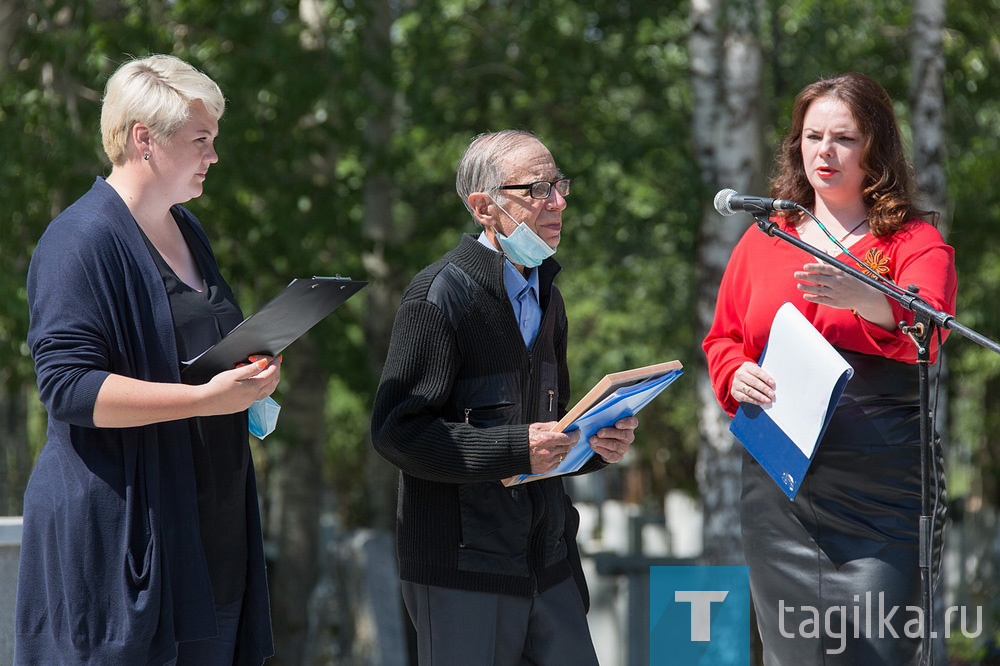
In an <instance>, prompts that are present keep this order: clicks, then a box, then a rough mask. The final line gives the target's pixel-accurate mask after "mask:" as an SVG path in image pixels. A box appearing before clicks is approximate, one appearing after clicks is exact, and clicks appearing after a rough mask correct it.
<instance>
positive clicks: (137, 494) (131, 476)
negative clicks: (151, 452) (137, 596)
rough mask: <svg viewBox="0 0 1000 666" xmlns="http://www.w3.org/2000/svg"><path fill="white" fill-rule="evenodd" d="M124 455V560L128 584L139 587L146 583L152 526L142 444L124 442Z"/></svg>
mask: <svg viewBox="0 0 1000 666" xmlns="http://www.w3.org/2000/svg"><path fill="white" fill-rule="evenodd" d="M123 449H124V457H125V545H126V548H125V564H126V570H127V573H128V576H129V579H130V582H131V584H132V585H133V586H134V587H136V588H139V589H143V588H145V587H147V585H148V584H149V576H150V570H151V569H152V562H153V538H152V526H151V522H150V519H149V511H150V507H149V499H148V493H147V487H146V473H145V468H146V466H145V461H144V459H143V455H142V453H143V452H144V450H145V448H144V447H141V446H138V442H126V445H125V446H124V447H123Z"/></svg>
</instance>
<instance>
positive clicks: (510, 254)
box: [490, 197, 556, 268]
mask: <svg viewBox="0 0 1000 666" xmlns="http://www.w3.org/2000/svg"><path fill="white" fill-rule="evenodd" d="M490 198H491V199H493V197H490ZM493 203H495V204H496V205H497V206H498V207H499V208H500V210H502V211H503V212H504V213H505V214H506V215H507V217H509V218H510V219H512V220H514V222H517V220H515V219H514V216H513V215H511V214H510V213H508V212H507V209H506V208H504V207H503V206H501V205H500V204H499V203H498V202H497V200H496V199H493ZM496 234H497V240H498V241H499V242H500V247H501V248H502V249H503V251H504V254H506V255H507V258H508V259H510V261H511V263H514V264H518V265H520V266H525V267H526V268H534V267H535V266H538V265H540V264H541V263H542V262H543V261H545V260H546V259H548V258H549V257H551V256H552V255H553V254H555V253H556V249H555V248H554V247H551V246H550V245H549V244H548V243H546V242H545V241H543V240H542V239H541V237H540V236H539V235H538V234H536V233H535V232H534V231H532V229H531V227H529V226H528V225H527V224H525V223H524V222H520V223H518V225H517V228H516V229H514V231H513V233H511V235H510V236H504V235H503V234H502V233H500V231H499V230H497V232H496Z"/></svg>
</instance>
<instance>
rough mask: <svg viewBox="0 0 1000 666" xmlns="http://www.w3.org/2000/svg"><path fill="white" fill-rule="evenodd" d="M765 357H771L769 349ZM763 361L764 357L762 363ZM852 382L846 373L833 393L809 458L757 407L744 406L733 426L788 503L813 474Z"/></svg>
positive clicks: (742, 405) (738, 411)
mask: <svg viewBox="0 0 1000 666" xmlns="http://www.w3.org/2000/svg"><path fill="white" fill-rule="evenodd" d="M765 353H767V350H766V349H765ZM763 360H764V358H763V356H762V357H761V361H763ZM850 378H851V373H850V372H846V371H845V372H844V374H843V375H841V377H840V379H839V380H838V381H837V383H836V385H835V386H834V389H833V393H832V394H831V395H830V404H829V405H828V406H827V409H826V419H825V420H824V422H823V427H822V428H820V431H819V436H818V437H817V438H816V446H815V447H813V450H812V456H810V457H808V458H807V457H806V455H805V454H804V453H802V449H800V448H799V447H798V446H796V445H795V442H793V441H792V440H791V438H789V437H788V435H786V434H785V433H784V431H783V430H782V429H781V428H780V427H778V425H777V424H776V423H775V422H774V421H772V420H771V418H770V417H769V416H768V415H767V412H766V411H764V410H763V409H761V408H760V407H758V406H757V405H751V404H748V403H742V404H741V405H740V408H739V409H738V410H737V412H736V416H735V417H734V418H733V422H732V423H731V424H730V425H729V430H730V432H732V433H733V434H734V435H736V438H737V439H739V440H740V442H741V443H742V444H743V446H744V447H746V450H747V451H749V452H750V454H751V455H752V456H753V457H754V459H755V460H756V461H757V462H758V463H760V466H761V467H763V468H764V470H765V471H766V472H767V473H768V474H769V475H770V476H771V478H772V479H774V482H775V483H777V484H778V487H779V488H781V490H782V491H784V493H785V494H786V495H788V499H790V500H794V499H795V495H796V494H797V493H798V492H799V487H800V486H801V485H802V480H803V479H804V478H805V476H806V472H807V471H808V470H809V465H810V463H812V459H813V457H815V456H816V450H817V449H818V448H819V442H821V441H822V440H823V433H825V432H826V428H827V426H828V425H830V418H831V417H832V416H833V410H834V409H835V408H836V407H837V404H838V403H839V402H840V396H841V395H842V394H843V393H844V388H846V387H847V381H848V380H849V379H850Z"/></svg>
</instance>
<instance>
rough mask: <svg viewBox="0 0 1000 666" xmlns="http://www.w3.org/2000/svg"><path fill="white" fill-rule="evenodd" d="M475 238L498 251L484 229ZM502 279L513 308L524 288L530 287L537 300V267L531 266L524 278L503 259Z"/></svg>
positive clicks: (512, 265) (537, 300) (536, 300)
mask: <svg viewBox="0 0 1000 666" xmlns="http://www.w3.org/2000/svg"><path fill="white" fill-rule="evenodd" d="M477 240H478V241H479V242H480V243H482V244H483V245H485V246H486V247H488V248H490V249H491V250H493V251H494V252H497V251H498V250H497V249H496V248H495V247H493V243H491V242H490V241H489V239H488V238H487V237H486V232H485V231H483V232H482V233H480V234H479V238H478V239H477ZM503 281H504V286H506V287H507V298H509V299H510V302H511V304H513V305H514V306H515V308H516V307H517V303H516V302H515V301H517V299H518V297H519V296H520V295H521V294H522V293H524V290H525V288H528V289H530V290H531V291H532V292H533V293H534V296H535V302H536V303H538V302H539V297H538V268H537V267H535V268H532V269H531V270H530V271H528V277H527V279H525V277H524V276H523V275H521V271H519V270H517V269H516V268H514V264H512V263H510V261H509V260H508V261H504V262H503Z"/></svg>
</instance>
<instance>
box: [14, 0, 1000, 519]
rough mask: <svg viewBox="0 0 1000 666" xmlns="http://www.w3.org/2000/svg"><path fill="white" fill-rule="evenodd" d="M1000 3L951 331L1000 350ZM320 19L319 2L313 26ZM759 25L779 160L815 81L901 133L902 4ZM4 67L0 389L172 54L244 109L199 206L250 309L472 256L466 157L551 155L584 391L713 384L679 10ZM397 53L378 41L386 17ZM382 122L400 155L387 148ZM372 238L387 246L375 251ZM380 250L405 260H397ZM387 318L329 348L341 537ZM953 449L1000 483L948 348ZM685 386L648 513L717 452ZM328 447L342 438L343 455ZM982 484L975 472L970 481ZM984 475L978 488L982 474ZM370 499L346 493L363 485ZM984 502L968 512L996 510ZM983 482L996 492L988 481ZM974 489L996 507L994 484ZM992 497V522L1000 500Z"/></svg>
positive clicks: (19, 360)
mask: <svg viewBox="0 0 1000 666" xmlns="http://www.w3.org/2000/svg"><path fill="white" fill-rule="evenodd" d="M998 4H1000V3H998V2H997V0H976V2H973V3H964V4H960V5H956V4H955V3H952V5H951V6H950V7H949V16H948V25H949V30H948V33H947V36H946V42H945V46H946V49H947V79H946V85H947V101H948V118H949V128H948V131H949V136H950V142H949V152H948V155H947V160H948V162H947V164H948V173H949V182H950V187H951V194H952V200H953V202H954V211H953V213H954V216H953V217H954V223H953V226H952V232H951V241H952V242H953V243H954V245H955V246H956V249H957V250H958V255H957V256H958V263H959V270H960V276H961V280H962V291H961V297H960V302H959V318H960V320H961V321H962V322H963V323H965V324H967V325H969V326H972V327H974V328H977V329H978V330H980V331H982V332H983V333H985V334H987V335H991V336H992V337H998V336H1000V309H998V308H997V307H996V306H995V302H994V299H995V295H996V294H997V293H1000V270H998V269H997V266H998V265H1000V256H998V253H1000V249H998V244H997V242H996V241H995V240H994V229H993V226H994V224H993V222H994V221H995V220H996V219H997V218H998V214H1000V194H998V192H997V191H996V188H994V187H992V185H993V180H994V174H996V173H997V172H998V167H1000V163H998V160H1000V136H998V129H997V128H998V127H1000V89H998V86H1000V83H998V81H1000V77H998V76H997V74H998V70H1000V62H998V59H1000V37H998V33H997V29H996V28H995V27H994V25H993V22H991V21H984V20H983V17H984V16H993V15H996V14H997V9H998V7H997V5H998ZM311 6H313V5H311ZM759 6H760V8H761V12H762V14H761V22H760V24H761V25H762V26H763V27H764V29H763V30H762V41H763V46H764V50H765V63H766V64H765V72H764V74H765V76H764V85H765V88H766V90H765V94H764V98H765V100H767V105H766V108H765V112H764V114H763V116H764V118H765V124H766V126H765V128H764V131H765V138H766V141H767V145H768V146H769V147H773V146H774V145H776V143H777V140H778V139H779V138H780V136H781V134H782V132H783V131H784V127H785V126H786V125H787V121H788V117H789V112H790V108H791V103H792V99H793V97H794V94H795V92H796V91H798V90H799V89H800V88H801V87H802V86H803V85H805V84H806V83H809V82H811V81H813V80H815V79H816V78H817V77H819V76H823V75H828V74H832V73H835V72H839V71H844V70H859V71H864V72H866V73H869V74H871V75H873V76H875V77H876V78H877V79H878V80H879V81H881V82H882V83H883V84H884V85H885V86H886V87H887V89H888V90H889V91H890V93H891V94H892V95H893V97H894V99H895V100H896V101H897V106H898V108H899V110H900V113H901V117H902V118H903V119H904V120H905V119H906V117H907V104H906V100H907V94H908V90H909V71H908V46H909V44H908V37H907V31H906V26H907V24H908V21H909V17H910V5H909V3H907V2H905V1H904V0H880V1H879V2H875V3H867V4H865V3H857V2H846V1H836V2H829V1H826V2H820V1H819V0H803V1H802V2H796V3H779V2H776V1H775V0H769V1H768V2H764V3H762V4H760V5H759ZM25 7H26V10H25V14H24V16H23V23H22V25H21V26H20V28H19V30H18V32H17V34H16V39H15V42H14V45H13V49H12V51H11V52H10V53H8V54H0V55H2V56H3V57H4V60H3V62H4V63H6V66H5V68H4V69H0V155H2V156H3V158H4V159H2V160H0V191H2V192H3V197H4V204H5V205H4V210H5V213H4V216H5V217H4V221H3V223H2V227H3V232H4V235H3V241H2V242H0V261H2V263H3V265H4V266H5V271H4V272H3V273H2V274H0V368H2V376H3V379H5V380H6V381H7V382H9V385H10V386H19V385H22V384H24V383H30V382H31V381H32V373H31V363H30V359H29V358H28V354H27V349H26V348H25V345H24V342H23V340H24V337H25V333H26V329H27V312H26V309H27V305H26V295H25V290H24V275H25V272H26V269H27V262H28V259H29V257H30V253H31V250H32V248H33V246H34V243H35V242H36V240H37V238H38V237H39V236H40V235H41V233H42V231H43V229H44V228H45V225H46V224H47V223H48V221H49V220H50V219H51V218H52V217H53V216H54V215H55V214H56V213H57V212H58V211H59V210H61V209H62V208H64V207H65V206H66V205H68V204H69V203H70V202H72V201H73V200H74V199H75V198H76V197H78V196H79V195H80V194H82V193H83V192H84V191H85V190H86V189H87V188H88V187H89V186H90V183H91V182H92V180H93V178H94V176H95V175H98V174H105V173H107V172H108V171H109V167H108V166H107V164H106V160H105V158H104V156H103V153H102V151H101V148H100V137H99V132H98V118H99V104H100V95H101V91H102V88H103V85H104V82H105V81H106V80H107V77H108V76H109V75H110V73H111V72H112V71H113V70H114V68H115V67H116V66H117V65H118V63H120V62H121V61H122V60H123V59H125V58H126V57H128V56H129V55H130V54H131V55H136V56H143V55H146V54H148V53H153V52H167V53H173V54H175V55H177V56H179V57H181V58H184V59H186V60H188V61H190V62H192V63H193V64H195V65H196V66H198V67H199V68H202V69H203V70H204V71H206V72H207V73H208V74H209V75H211V76H212V77H213V78H214V79H215V80H216V81H217V82H218V83H219V84H220V86H221V87H222V89H223V92H224V93H225V94H226V97H227V100H228V109H227V113H226V116H225V118H224V119H223V122H222V126H221V136H220V139H219V151H220V157H221V160H220V163H219V164H218V165H216V166H214V167H213V168H212V170H211V172H210V174H209V178H208V182H207V184H206V188H205V194H204V195H203V196H202V197H201V198H199V199H198V200H196V201H192V202H190V204H189V207H190V208H191V209H192V210H193V211H194V212H195V214H196V215H198V217H199V218H200V219H201V220H202V221H203V223H204V224H205V227H206V230H207V232H208V234H209V236H210V238H211V239H212V241H213V244H214V247H215V249H216V252H217V254H218V257H219V262H220V265H221V266H222V267H223V270H224V272H225V274H226V275H227V277H228V278H229V280H230V282H231V283H232V284H233V285H234V287H235V288H236V291H237V293H238V296H239V298H240V302H241V303H242V305H243V307H244V308H245V310H246V311H248V312H249V311H253V310H255V309H256V308H257V307H259V306H260V305H261V304H262V303H263V302H264V301H265V300H267V299H268V298H270V296H272V295H273V294H274V293H275V292H276V291H277V290H278V289H280V288H281V286H283V284H284V283H286V282H287V281H288V280H289V279H290V278H291V277H294V276H301V275H312V274H317V275H328V274H332V273H340V274H343V275H351V276H353V277H362V278H364V277H366V266H365V265H364V263H363V261H362V257H363V255H364V254H365V253H366V252H371V251H372V250H373V248H375V247H376V245H379V246H380V247H381V248H382V250H383V251H384V253H385V260H386V261H387V262H388V264H389V265H390V266H391V267H392V269H393V275H392V276H391V277H392V278H393V279H394V280H397V281H399V282H401V283H405V282H406V281H407V280H408V279H409V277H410V276H411V275H412V274H413V273H415V272H416V271H417V270H418V269H419V268H420V267H421V266H423V265H425V264H427V263H429V262H430V261H432V260H434V259H435V258H437V257H439V256H440V255H441V254H442V253H443V252H445V251H446V250H447V249H449V248H450V247H452V246H453V245H454V244H455V242H456V240H457V236H458V234H459V233H461V232H463V231H472V230H473V227H472V224H471V222H470V221H469V220H468V218H467V216H466V213H465V211H464V209H463V208H462V206H461V203H460V202H459V201H458V199H457V197H456V196H455V194H454V188H453V185H452V183H453V182H454V167H455V164H456V162H457V160H458V158H459V156H460V155H461V153H462V151H463V150H464V148H465V146H466V145H467V144H468V141H469V140H470V139H471V137H472V136H474V135H475V134H477V133H479V132H482V131H486V130H491V129H499V128H503V127H522V128H527V129H531V130H533V131H535V132H536V133H537V134H538V135H539V136H540V137H541V138H542V140H543V141H544V142H545V143H546V144H547V145H548V146H549V147H550V148H551V149H552V151H553V154H554V155H555V157H556V160H557V162H558V163H559V165H560V167H561V168H562V169H563V170H564V172H565V173H566V174H567V175H568V176H569V177H571V178H573V181H574V184H573V194H572V195H571V198H570V200H569V208H568V209H567V211H566V213H565V221H566V233H565V235H564V241H563V244H562V245H561V246H560V250H559V254H558V255H557V258H558V259H559V261H560V262H561V263H562V264H563V265H564V271H563V273H562V275H561V277H560V284H561V287H562V289H563V292H564V295H565V297H566V301H567V304H568V307H569V314H570V318H571V342H570V363H571V370H572V375H573V378H574V387H575V390H576V394H577V395H580V394H581V393H582V392H583V391H584V390H585V389H586V387H588V386H590V385H591V384H592V383H593V382H594V381H596V380H597V379H598V378H599V377H600V376H602V375H604V374H605V373H607V372H612V371H615V370H619V369H622V368H625V367H632V366H637V365H645V364H649V363H654V362H658V361H663V360H670V359H674V358H677V359H680V360H681V361H682V362H683V363H684V364H685V366H686V368H687V369H688V371H689V373H691V372H695V371H698V367H699V360H700V355H701V352H700V346H699V342H700V341H699V340H696V339H695V325H694V315H693V312H694V300H693V299H694V279H695V273H696V270H695V269H696V267H695V266H694V257H695V256H697V253H696V248H697V243H698V240H699V236H698V224H699V223H700V219H701V211H702V208H703V206H704V205H705V203H706V202H707V201H708V199H709V198H710V196H711V193H709V192H704V191H702V186H701V184H700V182H699V177H698V171H697V169H696V168H695V167H694V156H693V148H692V143H691V139H690V129H689V128H690V119H691V115H692V113H697V112H698V110H697V109H692V108H691V106H692V101H691V91H690V84H689V79H690V72H689V71H688V66H689V64H688V56H687V51H686V41H687V39H688V32H689V26H688V23H687V16H686V11H687V8H686V6H684V5H683V4H681V3H652V2H637V1H632V2H629V1H627V0H623V1H621V2H615V3H588V2H584V3H580V2H569V1H568V0H553V1H552V2H546V3H541V2H534V1H531V2H528V1H525V2H521V3H516V4H510V3H500V2H494V1H491V0H437V1H426V2H424V1H421V2H401V3H387V4H377V3H361V2H357V0H353V1H347V2H333V0H321V1H320V2H317V3H314V8H315V9H316V10H317V11H318V12H319V21H318V23H309V22H306V21H305V20H304V19H303V18H302V15H300V9H302V8H301V7H300V4H299V3H298V2H293V1H292V0H243V1H241V2H232V3H218V2H210V1H209V0H175V1H168V2H164V1H163V0H153V1H152V2H147V1H143V2H139V1H138V0H89V1H84V0H71V1H69V2H59V3H57V2H55V0H29V1H28V2H26V3H25ZM379 8H382V9H385V10H386V11H389V12H390V13H391V15H390V21H391V30H390V32H389V41H388V42H387V43H385V44H377V43H374V44H373V43H371V42H370V41H369V40H370V39H371V36H372V26H373V25H375V24H376V22H377V20H378V19H377V15H376V13H375V12H376V10H377V9H379ZM386 122H387V123H388V124H389V127H390V133H389V137H388V141H387V142H386V143H384V144H382V143H374V141H375V140H374V139H373V132H372V130H373V128H376V127H378V126H379V123H386ZM376 175H377V176H380V177H385V178H386V183H387V185H386V187H387V191H386V196H388V197H390V199H391V201H392V208H391V216H392V220H391V221H390V224H389V226H388V229H389V230H390V231H389V232H388V233H390V235H391V236H392V237H391V238H389V239H386V238H379V237H378V234H377V233H376V232H375V230H373V229H366V228H364V225H363V221H364V220H365V219H366V218H365V211H366V208H365V206H366V202H365V185H366V183H369V182H371V181H372V178H373V177H374V176H376ZM379 233H381V232H379ZM386 241H388V242H386ZM368 316H369V308H368V303H367V301H366V297H365V296H364V295H362V296H360V297H358V298H356V299H354V300H352V301H351V302H350V303H349V304H348V305H347V306H345V308H343V309H342V310H340V311H338V313H337V315H336V316H335V317H332V318H331V319H330V320H329V321H326V322H324V323H323V324H322V325H321V326H320V328H319V329H318V331H317V334H316V336H315V337H316V340H317V341H318V344H319V346H320V354H319V358H320V362H321V363H322V364H323V365H324V369H325V370H326V371H328V372H329V373H330V374H331V377H332V379H331V395H330V399H329V405H328V418H329V420H330V421H331V423H336V424H337V427H335V428H331V433H334V434H331V441H330V444H329V449H328V454H329V455H328V462H329V477H330V478H331V480H332V482H333V483H335V484H336V485H337V486H338V488H339V487H341V486H344V485H346V486H347V487H348V488H347V489H341V491H340V492H341V494H342V499H343V501H344V502H345V503H346V505H347V507H346V509H345V511H346V512H347V513H348V515H361V513H354V511H355V510H354V508H353V507H354V505H355V504H356V503H358V502H361V503H363V502H364V497H363V490H362V486H361V484H360V481H358V479H361V478H363V475H362V473H361V472H362V470H363V465H364V462H363V461H364V457H365V456H364V452H365V450H366V446H367V445H366V435H365V431H366V428H367V409H368V405H370V403H371V397H372V392H373V390H374V386H375V384H376V382H377V377H376V376H374V374H373V372H372V370H371V368H372V367H377V365H378V362H379V361H380V359H378V358H374V357H373V354H372V352H371V350H370V348H369V344H368V343H369V340H367V339H366V334H365V330H366V328H365V326H366V317H368ZM950 347H951V349H952V353H953V356H952V358H953V361H954V366H953V367H954V370H953V373H952V374H953V378H952V382H953V386H954V395H955V396H957V400H956V401H955V402H956V405H955V408H954V409H955V412H954V414H955V419H954V420H955V423H956V429H957V430H956V433H957V434H958V437H957V439H960V440H962V441H963V442H966V443H968V444H966V446H967V450H966V452H965V455H966V461H967V462H968V463H970V464H971V463H973V462H976V463H978V464H981V465H986V466H987V467H986V469H989V470H994V471H993V472H991V473H992V474H993V476H996V474H995V471H996V467H995V465H996V463H994V462H992V461H994V460H998V459H1000V451H996V452H995V451H994V448H993V447H996V448H1000V444H995V443H993V442H992V440H993V439H995V433H997V432H998V431H1000V430H998V428H1000V422H997V419H1000V416H998V415H997V412H996V410H988V409H983V406H984V404H988V401H989V400H991V399H992V398H993V397H994V396H996V395H1000V362H997V361H996V360H995V358H994V357H993V356H991V355H989V354H985V353H983V352H981V351H979V350H977V349H975V348H974V347H973V346H972V345H971V344H963V343H954V342H953V343H952V344H951V345H950ZM292 352H293V353H294V349H293V350H292ZM696 408H697V397H696V396H695V393H694V382H693V378H692V377H691V376H688V377H685V378H683V379H682V380H680V381H679V382H678V383H677V384H675V385H674V386H672V387H671V388H670V389H669V391H668V393H667V394H666V395H665V397H664V398H661V399H660V400H659V401H657V402H654V403H653V404H652V405H651V406H650V407H649V408H648V409H647V410H646V411H644V413H643V418H642V425H641V426H640V431H639V434H640V437H639V440H638V442H637V445H636V449H635V450H636V451H637V455H636V456H635V459H636V460H635V461H634V463H633V464H635V465H637V466H638V467H639V468H640V469H641V470H642V474H644V475H645V476H646V478H647V480H648V483H647V484H646V487H648V488H650V490H651V492H652V494H653V496H657V497H658V496H660V495H661V494H662V492H664V491H665V490H667V489H668V488H676V487H681V488H687V489H690V490H692V491H693V489H694V481H693V476H694V475H693V461H694V456H695V452H696V449H697V440H698V433H697V431H696V419H695V418H694V413H695V410H696ZM334 439H335V440H336V441H334ZM973 476H974V475H973ZM976 478H979V477H976ZM352 480H353V485H352ZM982 483H983V481H982V480H978V481H976V480H974V479H972V477H971V476H970V480H969V481H968V482H967V483H965V486H966V487H969V488H971V487H974V486H976V484H979V485H982ZM987 485H988V484H987ZM976 487H978V486H976ZM994 492H995V493H996V497H995V499H996V500H998V501H1000V491H996V490H995V489H994Z"/></svg>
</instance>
